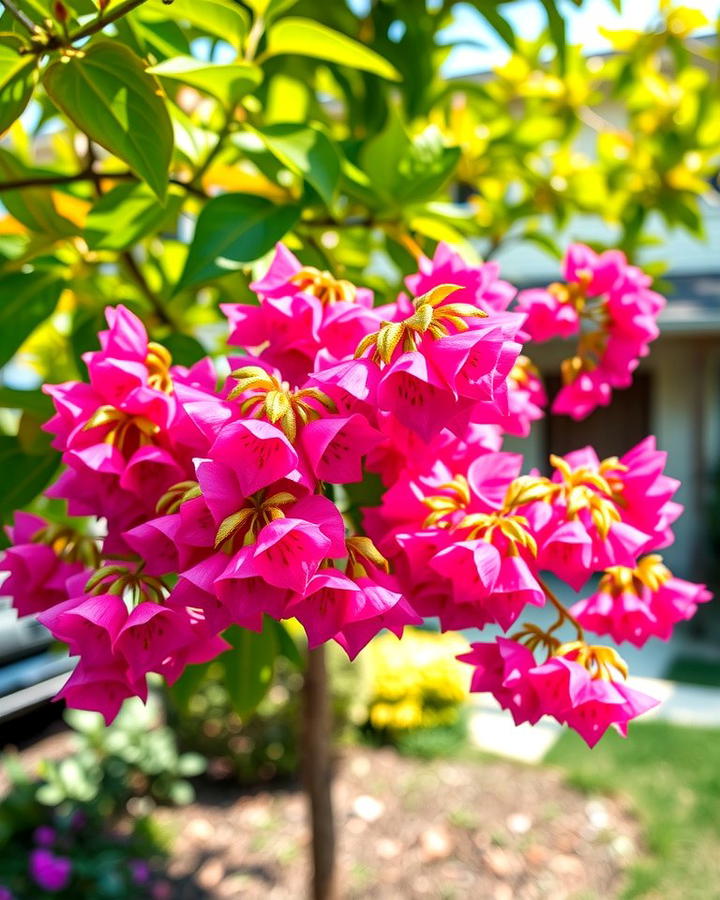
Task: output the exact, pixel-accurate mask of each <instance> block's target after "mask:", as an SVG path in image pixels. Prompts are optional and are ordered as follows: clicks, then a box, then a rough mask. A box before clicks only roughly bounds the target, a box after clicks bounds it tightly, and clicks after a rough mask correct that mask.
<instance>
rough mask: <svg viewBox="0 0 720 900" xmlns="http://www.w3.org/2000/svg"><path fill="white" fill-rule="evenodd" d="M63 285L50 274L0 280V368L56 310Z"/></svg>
mask: <svg viewBox="0 0 720 900" xmlns="http://www.w3.org/2000/svg"><path fill="white" fill-rule="evenodd" d="M63 286H64V283H63V282H62V281H61V280H60V279H59V278H58V277H57V275H55V274H54V273H52V272H43V271H41V270H39V269H36V270H35V271H33V272H11V273H9V274H7V275H4V276H2V278H0V298H1V299H0V366H4V365H5V363H6V362H8V360H9V359H11V358H12V357H13V355H14V354H15V352H16V351H17V349H18V347H19V346H20V344H22V342H23V341H24V340H25V338H26V337H28V336H29V335H30V334H31V333H32V332H33V331H34V330H35V329H36V328H37V326H38V325H39V324H40V323H41V322H43V321H44V320H45V319H46V318H47V317H48V316H49V315H50V313H51V312H52V311H53V310H54V309H55V307H56V306H57V302H58V299H59V298H60V292H61V291H62V289H63Z"/></svg>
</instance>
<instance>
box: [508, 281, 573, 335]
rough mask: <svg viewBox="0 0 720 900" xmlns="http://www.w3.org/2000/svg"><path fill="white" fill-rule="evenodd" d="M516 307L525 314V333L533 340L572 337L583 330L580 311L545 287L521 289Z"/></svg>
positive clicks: (523, 328) (561, 296)
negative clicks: (581, 328)
mask: <svg viewBox="0 0 720 900" xmlns="http://www.w3.org/2000/svg"><path fill="white" fill-rule="evenodd" d="M514 309H515V312H519V313H524V314H525V316H526V319H525V322H524V324H523V326H522V330H523V334H525V335H527V337H528V338H529V339H531V340H533V341H549V340H551V339H552V338H569V337H572V335H574V334H577V333H578V332H579V331H580V316H579V314H578V311H577V309H576V307H575V306H574V304H572V303H570V302H568V301H567V300H565V298H564V296H563V295H562V294H561V295H560V296H558V294H557V293H553V292H552V291H550V290H545V289H544V288H530V289H528V290H525V291H520V293H519V294H518V298H517V303H516V304H515V307H514Z"/></svg>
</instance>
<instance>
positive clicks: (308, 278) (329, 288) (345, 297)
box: [290, 266, 357, 306]
mask: <svg viewBox="0 0 720 900" xmlns="http://www.w3.org/2000/svg"><path fill="white" fill-rule="evenodd" d="M290 281H291V282H292V283H293V284H295V285H297V287H298V288H300V290H301V291H302V292H303V293H304V294H312V295H313V297H317V298H318V300H319V301H320V302H321V303H322V305H323V306H332V304H333V303H339V302H340V301H342V302H344V303H354V302H355V298H356V296H357V288H356V287H355V285H354V284H351V283H350V282H349V281H345V279H343V278H335V277H334V276H333V275H331V274H330V272H327V271H325V272H321V271H320V269H316V268H315V267H314V266H304V267H303V268H302V269H300V270H299V271H297V272H296V273H295V274H294V275H291V276H290Z"/></svg>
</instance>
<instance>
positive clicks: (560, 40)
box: [541, 0, 567, 75]
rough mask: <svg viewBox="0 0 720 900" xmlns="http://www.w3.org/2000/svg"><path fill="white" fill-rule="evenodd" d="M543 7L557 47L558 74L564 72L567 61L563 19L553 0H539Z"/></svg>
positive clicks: (551, 35)
mask: <svg viewBox="0 0 720 900" xmlns="http://www.w3.org/2000/svg"><path fill="white" fill-rule="evenodd" d="M541 2H542V5H543V6H544V7H545V15H546V16H547V20H548V30H549V32H550V37H551V38H552V40H553V43H554V44H555V47H556V48H557V58H558V63H559V66H560V74H561V75H564V74H565V65H566V62H567V42H566V40H565V19H563V17H562V16H561V15H560V13H559V12H558V8H557V6H556V5H555V2H554V0H541Z"/></svg>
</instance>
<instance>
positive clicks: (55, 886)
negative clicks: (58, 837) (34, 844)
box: [30, 847, 72, 892]
mask: <svg viewBox="0 0 720 900" xmlns="http://www.w3.org/2000/svg"><path fill="white" fill-rule="evenodd" d="M71 875H72V862H71V861H70V860H69V859H68V858H67V857H66V856H56V855H55V854H54V853H53V852H52V851H51V850H46V849H44V848H40V847H38V848H36V849H35V850H32V851H31V853H30V876H31V878H32V879H33V881H34V882H35V884H37V886H38V887H40V888H42V889H43V890H44V891H53V892H55V891H62V890H64V889H65V888H66V887H67V886H68V884H69V883H70V877H71Z"/></svg>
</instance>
